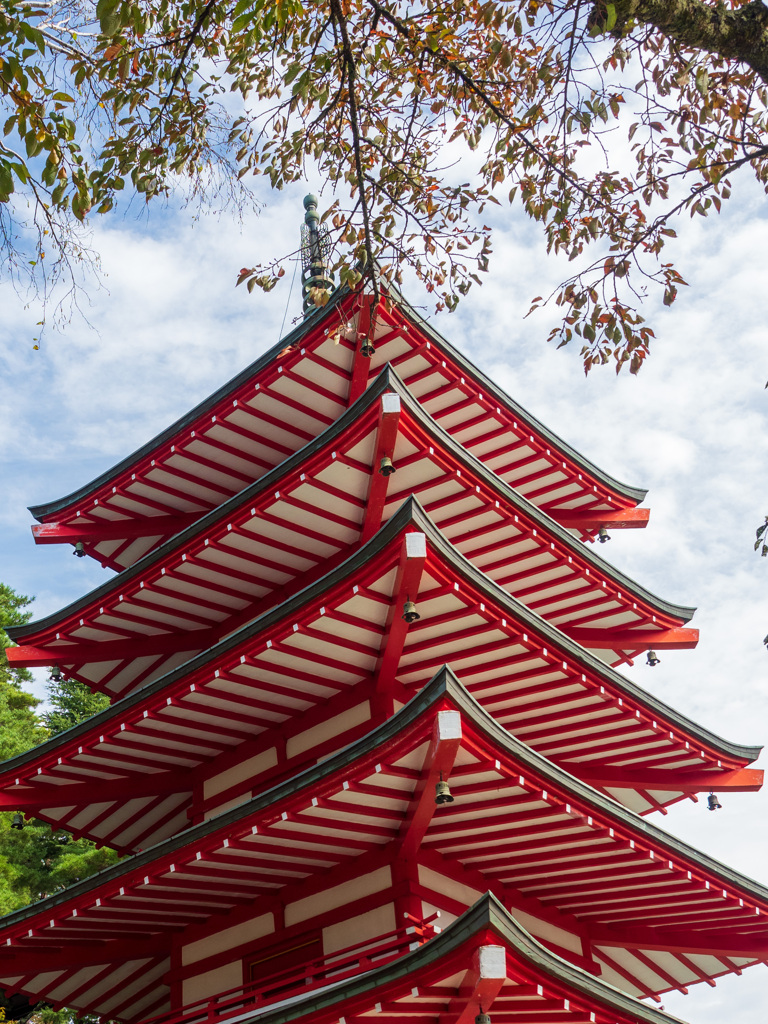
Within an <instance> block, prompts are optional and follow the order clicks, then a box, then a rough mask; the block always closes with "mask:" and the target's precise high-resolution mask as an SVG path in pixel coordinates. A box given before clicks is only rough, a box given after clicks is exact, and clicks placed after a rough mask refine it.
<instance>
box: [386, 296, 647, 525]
mask: <svg viewBox="0 0 768 1024" xmlns="http://www.w3.org/2000/svg"><path fill="white" fill-rule="evenodd" d="M387 290H388V291H389V292H390V293H391V294H392V295H393V296H394V298H395V301H396V303H397V306H398V307H399V308H400V309H401V310H402V312H403V313H404V315H405V316H406V318H407V319H408V320H409V321H410V323H412V324H413V326H414V327H415V328H416V329H417V330H419V331H421V332H422V333H423V334H425V335H426V336H427V337H428V338H429V340H430V341H433V342H434V343H435V344H436V345H438V346H440V347H441V348H443V349H444V350H445V351H446V352H447V353H449V354H450V357H451V359H452V360H454V361H455V363H456V365H457V366H458V367H459V368H460V369H461V371H462V372H463V373H465V374H466V375H467V376H469V377H472V378H473V379H474V380H475V381H476V382H477V383H478V384H479V385H480V386H481V387H482V389H483V391H484V392H485V393H487V394H489V395H493V396H494V398H495V399H496V401H497V402H499V404H503V405H506V406H507V407H508V408H509V410H510V411H511V412H512V413H513V414H514V415H515V416H519V417H520V419H521V420H523V421H524V422H526V423H527V424H529V425H530V427H531V428H532V429H533V430H534V431H535V432H536V433H537V434H539V435H540V436H541V437H542V438H543V439H544V440H546V441H547V442H548V443H549V444H551V445H552V446H553V447H555V448H557V449H558V450H559V451H560V452H562V454H563V455H565V456H566V457H567V458H568V459H569V460H571V461H572V462H573V463H574V464H575V465H577V466H578V467H579V468H580V469H581V470H582V471H583V472H585V473H587V474H589V476H590V477H592V479H593V480H595V481H596V482H598V483H600V484H602V486H603V487H605V488H607V489H608V490H610V491H613V492H614V493H615V494H616V495H617V496H619V497H621V498H623V499H624V500H625V501H627V502H630V503H631V504H632V505H638V504H639V503H640V502H641V501H642V500H643V499H644V498H645V496H646V494H647V493H648V490H647V488H642V487H633V486H631V485H630V484H625V483H622V482H621V481H620V480H617V479H616V478H615V477H613V476H611V475H610V474H609V473H606V472H604V471H603V470H601V469H600V468H599V467H598V466H596V465H595V464H594V463H593V462H590V460H589V459H587V458H585V457H584V456H583V455H582V454H581V453H580V452H577V451H576V449H575V448H572V447H571V446H570V445H569V444H568V442H567V441H564V440H563V439H562V438H561V437H559V436H558V435H557V434H555V433H554V432H553V431H551V430H550V429H549V428H548V427H545V426H544V424H543V423H542V422H541V421H540V420H538V419H536V417H535V416H533V415H532V414H531V413H530V412H528V410H527V409H525V408H524V407H523V406H522V405H519V404H518V403H517V402H516V401H515V400H514V399H513V398H510V396H509V395H508V394H507V393H506V392H505V391H502V389H501V388H500V387H499V386H498V384H494V382H493V381H492V380H491V378H490V377H487V376H486V375H485V374H484V373H483V371H482V370H480V369H478V367H477V366H475V364H474V363H472V362H470V360H469V359H467V357H466V356H464V355H462V354H461V352H459V350H458V349H456V348H454V346H453V345H452V344H451V343H450V342H449V341H448V340H447V339H446V338H444V337H443V336H442V335H441V334H440V333H439V332H438V331H436V330H435V328H434V327H433V326H432V325H431V324H430V323H429V322H428V321H427V320H425V319H424V318H423V317H421V316H420V315H419V314H418V313H417V312H416V310H415V309H414V308H413V306H411V305H410V303H409V302H408V301H407V299H405V298H404V296H403V295H402V293H401V292H400V291H399V290H398V288H397V287H396V286H395V285H392V284H389V283H387Z"/></svg>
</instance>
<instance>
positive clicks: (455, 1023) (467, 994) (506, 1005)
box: [158, 893, 676, 1024]
mask: <svg viewBox="0 0 768 1024" xmlns="http://www.w3.org/2000/svg"><path fill="white" fill-rule="evenodd" d="M306 988H307V986H306V985H305V986H304V989H305V991H303V992H301V991H297V992H295V993H291V994H290V995H288V996H287V997H286V996H283V997H282V998H280V997H277V998H275V997H272V999H271V1000H268V1002H266V1003H262V1004H261V1005H258V1007H257V1008H256V1009H255V1010H251V1012H250V1013H249V1012H242V1011H241V1013H240V1014H239V1015H238V1020H239V1021H241V1022H242V1024H245V1022H246V1021H247V1022H249V1024H250V1022H251V1021H253V1022H254V1024H255V1022H258V1024H289V1022H292V1021H295V1020H304V1019H307V1018H311V1020H312V1021H313V1024H337V1022H338V1021H343V1022H344V1024H357V1022H363V1021H371V1022H372V1024H403V1022H405V1021H418V1022H422V1021H423V1022H424V1024H431V1022H432V1021H434V1020H440V1021H443V1022H445V1024H472V1021H473V1018H474V1017H475V1016H476V1015H477V1014H478V1013H479V1012H485V1013H487V1012H489V1011H490V1012H491V1013H492V1014H493V1019H494V1020H495V1021H499V1022H500V1024H675V1022H676V1018H673V1017H670V1016H669V1015H668V1014H666V1013H664V1012H663V1011H661V1010H659V1009H656V1008H655V1007H653V1006H649V1005H647V1004H645V1003H642V1002H640V1001H639V1000H637V999H634V998H632V997H631V996H628V995H626V994H625V993H624V992H621V991H619V990H617V989H616V988H614V987H612V986H611V985H608V984H607V983H606V982H604V981H602V980H601V979H600V978H596V977H595V976H594V975H591V974H589V973H588V972H586V971H584V970H582V969H581V968H579V967H577V966H574V965H573V964H571V963H569V962H568V961H566V960H563V959H562V958H561V957H558V956H557V955H556V954H554V953H552V952H551V951H550V950H548V949H547V948H546V947H545V946H543V945H542V944H541V943H540V942H538V941H537V940H536V939H535V938H534V937H533V936H532V935H531V934H530V933H529V932H527V931H526V930H525V928H523V927H522V926H521V925H520V924H519V923H518V922H517V921H515V919H514V917H513V916H512V915H511V914H510V913H509V911H508V910H507V909H506V908H505V907H504V906H503V904H502V903H501V902H500V901H499V900H497V899H496V898H495V897H494V896H493V895H492V894H490V893H488V894H486V895H485V896H483V897H481V898H480V899H479V900H478V901H477V902H476V903H475V904H474V905H473V906H472V907H471V909H470V910H468V911H466V912H465V913H464V914H462V915H461V917H460V918H458V919H457V920H456V921H454V922H453V923H452V924H451V925H449V927H448V928H447V929H445V930H444V931H443V932H442V933H441V934H438V935H437V936H435V937H434V938H432V939H430V940H429V942H427V943H426V944H423V945H420V946H419V947H418V948H417V949H415V950H413V951H412V952H410V953H408V954H407V955H405V956H403V957H400V958H398V959H396V960H394V961H393V962H389V963H387V964H384V965H382V966H378V967H374V968H373V969H370V970H368V971H365V972H359V973H358V976H356V977H351V978H345V979H343V980H342V981H339V982H332V983H326V984H325V985H324V986H323V987H322V988H321V989H320V990H319V991H309V992H307V991H306ZM260 997H262V993H261V992H259V993H256V998H257V999H259V998H260ZM262 998H263V997H262ZM217 1009H218V1006H217ZM168 1019H169V1020H174V1021H179V1022H186V1021H189V1022H190V1024H197V1021H203V1020H205V1019H210V1018H206V1016H204V1015H203V1014H200V1013H198V1014H197V1015H195V1012H194V1010H190V1011H188V1012H186V1013H184V1014H183V1015H182V1014H172V1015H169V1018H168ZM161 1020H162V1018H161ZM158 1024H160V1021H158Z"/></svg>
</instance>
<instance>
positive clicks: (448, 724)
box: [400, 711, 461, 858]
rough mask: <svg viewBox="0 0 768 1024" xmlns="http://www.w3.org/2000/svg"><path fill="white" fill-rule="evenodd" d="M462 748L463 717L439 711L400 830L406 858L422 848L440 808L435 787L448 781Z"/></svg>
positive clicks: (450, 712)
mask: <svg viewBox="0 0 768 1024" xmlns="http://www.w3.org/2000/svg"><path fill="white" fill-rule="evenodd" d="M460 746H461V715H460V714H459V713H458V711H438V713H437V717H436V719H435V725H434V729H433V732H432V739H431V740H430V744H429V749H428V750H427V754H426V757H425V758H424V768H423V770H422V774H421V778H420V779H419V781H418V783H417V785H416V788H415V790H414V792H413V798H412V800H411V803H410V804H409V807H408V813H407V814H406V817H405V821H404V822H403V824H402V826H401V828H400V835H401V836H402V841H403V846H402V856H403V857H405V858H408V857H412V856H413V855H414V854H415V853H416V851H417V850H418V848H419V847H420V846H421V841H422V839H423V838H424V835H425V833H426V831H427V829H428V828H429V823H430V821H431V820H432V816H433V815H434V813H435V810H436V806H437V805H436V804H435V787H436V785H437V783H438V782H439V781H440V780H441V779H442V780H444V781H445V782H447V781H448V777H449V775H450V773H451V770H452V768H453V765H454V762H455V760H456V755H457V754H458V752H459V747H460Z"/></svg>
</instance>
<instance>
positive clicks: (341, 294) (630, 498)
mask: <svg viewBox="0 0 768 1024" xmlns="http://www.w3.org/2000/svg"><path fill="white" fill-rule="evenodd" d="M389 290H390V291H391V292H392V294H393V295H394V296H395V299H396V301H397V304H398V305H399V307H400V308H401V310H402V312H403V316H404V318H405V319H406V320H408V322H409V323H411V324H412V325H413V326H414V327H415V328H416V329H417V330H418V331H420V332H422V333H423V334H424V335H425V336H426V337H427V338H429V339H430V340H431V341H432V342H434V343H435V344H436V345H438V346H440V347H442V348H443V349H444V351H445V352H446V354H448V355H449V356H450V359H451V360H452V361H453V362H454V363H455V365H456V367H457V368H458V370H459V372H461V373H463V374H466V375H467V376H469V377H470V378H472V379H473V380H474V381H475V382H476V383H477V384H478V385H479V386H481V387H482V388H483V389H484V391H485V392H486V393H487V394H490V395H493V397H494V399H495V400H496V402H497V403H498V404H499V405H500V406H504V407H506V408H507V410H508V411H509V413H510V414H511V415H512V416H516V417H519V418H520V419H521V420H522V421H523V422H524V423H525V424H526V425H527V426H528V427H529V428H530V429H532V430H534V431H535V432H536V433H537V434H538V435H539V436H540V438H541V439H542V440H543V441H545V442H546V443H547V444H550V445H552V446H553V447H554V448H555V449H557V451H558V452H559V453H561V454H562V455H564V456H565V457H566V458H567V459H568V460H569V461H570V462H572V463H573V465H575V466H577V467H578V468H579V469H580V470H581V471H582V472H583V473H586V474H587V475H588V476H589V477H590V479H591V480H593V481H594V482H596V483H599V484H600V485H601V486H602V487H603V488H605V489H606V490H607V491H609V492H611V493H613V494H614V495H615V496H616V497H617V498H618V499H619V500H620V501H621V502H624V503H628V504H629V505H631V506H635V505H637V504H638V503H639V502H640V501H642V499H643V497H644V496H645V494H646V493H647V492H646V491H645V490H644V489H642V488H637V487H630V486H629V485H627V484H623V483H621V482H620V481H618V480H616V479H615V478H614V477H612V476H611V475H610V474H608V473H605V472H603V471H602V470H600V469H599V468H598V467H597V466H596V465H594V464H593V463H592V462H590V461H589V460H588V459H586V458H585V457H584V456H583V455H580V454H579V452H577V451H576V450H575V449H574V448H572V447H571V446H570V445H569V444H567V442H565V441H564V440H563V439H562V438H560V437H559V436H558V435H556V434H555V433H553V432H552V431H551V430H549V429H548V428H547V427H545V426H544V424H542V423H541V422H540V421H539V420H538V419H536V417H534V416H533V415H531V413H529V412H528V411H527V410H526V409H524V408H523V407H522V406H521V405H519V404H518V403H517V402H515V401H514V399H512V398H511V397H510V396H509V395H507V394H506V393H505V392H503V391H502V390H501V389H500V388H499V387H498V386H497V385H496V384H494V383H493V381H492V380H490V378H488V377H487V376H486V375H485V374H484V373H483V372H482V371H481V370H480V369H478V368H477V367H476V366H475V365H474V364H472V363H471V362H470V361H469V360H468V359H467V358H466V357H464V356H463V355H462V354H461V353H460V352H459V351H458V350H457V349H455V348H454V347H453V346H452V345H451V344H450V342H448V341H447V340H446V339H445V338H443V337H442V336H441V335H440V334H439V333H438V332H437V331H436V330H435V329H434V328H433V327H432V326H431V325H430V324H428V323H427V322H426V321H424V320H423V319H422V318H421V317H420V316H419V315H418V313H417V312H416V311H415V310H414V309H413V307H412V306H410V305H409V304H408V302H407V301H406V300H405V299H404V298H403V297H402V295H401V294H400V293H399V292H398V291H397V289H396V288H394V287H391V288H390V289H389ZM353 294H354V293H352V292H350V290H349V289H348V288H347V286H346V285H342V286H340V287H339V288H337V289H336V290H335V291H334V293H333V295H332V296H331V299H330V301H329V302H328V304H327V305H326V306H325V307H323V308H322V309H320V310H317V311H315V312H314V313H313V314H312V315H310V316H309V317H307V318H306V319H305V320H304V321H302V323H300V324H299V325H298V326H297V327H296V328H295V329H294V330H293V331H292V332H291V333H289V334H288V335H287V336H286V337H285V338H283V339H281V340H280V341H279V342H278V343H277V344H276V345H274V346H272V347H271V348H270V349H269V350H268V351H267V352H266V353H264V355H262V356H261V357H260V358H259V359H257V360H255V361H254V362H253V363H251V364H250V365H249V366H247V367H246V368H245V369H244V370H242V371H241V372H240V373H239V374H237V375H236V376H235V377H233V378H232V379H231V380H230V381H229V382H228V383H226V384H224V385H223V386H222V387H221V388H219V389H218V390H217V391H215V392H214V393H213V394H212V395H210V396H209V397H207V398H206V399H204V400H203V401H202V402H200V403H198V405H197V406H195V407H194V408H193V409H192V410H191V411H190V412H188V413H187V414H185V415H184V416H182V417H180V418H179V419H178V420H176V421H175V422H174V423H172V424H171V425H170V426H169V427H167V428H166V429H165V430H163V431H161V432H160V433H159V434H157V435H156V436H155V437H154V438H152V439H151V440H150V441H148V442H147V443H146V444H144V445H142V446H141V447H140V448H138V449H136V451H134V452H133V453H132V454H130V455H128V456H126V457H125V458H124V459H121V460H120V462H118V463H116V464H115V465H114V466H112V467H111V468H110V469H108V470H106V471H105V472H104V473H102V474H101V475H99V476H98V477H96V478H95V479H93V480H92V481H90V482H89V483H87V484H85V485H84V486H82V487H80V488H78V489H77V490H75V491H73V492H71V493H70V494H68V495H66V496H64V497H62V498H59V499H57V500H55V501H51V502H45V503H41V504H38V505H33V506H30V508H29V511H30V512H31V513H32V515H33V516H34V518H35V519H37V520H38V521H39V522H43V521H45V520H46V519H50V518H51V517H53V516H55V515H58V514H60V513H61V512H63V511H65V510H67V509H70V508H72V507H73V506H77V505H78V504H82V503H83V502H84V501H86V500H88V499H91V498H92V497H93V495H94V493H95V492H96V491H99V490H101V489H103V488H104V487H107V486H109V485H110V484H111V482H112V481H113V480H114V479H115V478H116V477H119V476H120V475H121V474H122V473H125V472H127V471H128V470H130V468H131V467H132V466H133V465H135V464H136V463H137V462H140V461H141V460H144V459H146V458H148V457H149V456H150V455H151V454H152V453H153V452H154V451H156V450H157V449H158V448H159V447H161V446H163V445H165V444H167V443H169V442H170V441H172V440H173V439H174V438H175V437H177V436H178V435H179V433H180V432H182V431H186V430H187V429H188V428H189V427H190V426H191V425H192V424H193V423H194V422H195V421H196V420H198V419H199V418H200V417H202V416H203V415H205V414H207V413H208V412H209V411H210V409H211V408H212V407H214V406H216V405H217V404H218V403H219V402H221V401H223V400H224V399H226V398H228V397H229V396H230V395H231V394H232V393H233V392H235V391H237V390H238V388H240V387H242V386H243V385H245V384H246V383H248V381H249V380H251V379H252V378H253V377H255V376H257V375H258V374H260V373H261V372H262V371H263V370H264V369H265V368H267V367H268V366H269V365H270V364H271V363H272V362H273V361H274V359H275V357H276V356H277V355H278V354H279V353H280V352H281V351H282V350H283V349H284V348H286V347H295V346H297V345H298V343H299V342H300V341H301V340H302V338H304V337H305V336H306V335H307V333H308V332H310V331H311V330H313V329H314V328H316V327H318V326H319V325H320V324H322V323H323V322H324V320H325V319H326V317H327V316H328V315H329V314H330V313H331V312H332V311H333V310H334V309H336V308H338V307H339V306H341V305H342V304H343V303H344V301H345V300H346V299H348V298H350V297H351V296H352V295H353Z"/></svg>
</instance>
